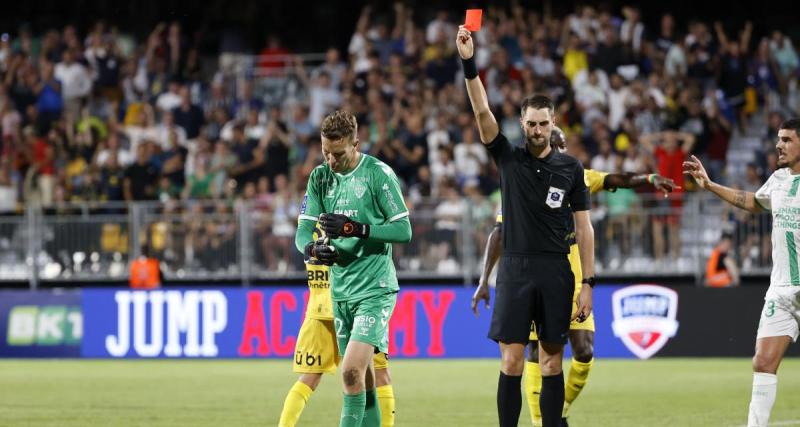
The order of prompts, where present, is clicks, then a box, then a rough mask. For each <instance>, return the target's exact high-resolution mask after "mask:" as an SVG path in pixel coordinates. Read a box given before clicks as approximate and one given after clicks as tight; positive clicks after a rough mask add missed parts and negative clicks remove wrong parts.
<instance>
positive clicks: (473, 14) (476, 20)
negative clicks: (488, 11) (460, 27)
mask: <svg viewBox="0 0 800 427" xmlns="http://www.w3.org/2000/svg"><path fill="white" fill-rule="evenodd" d="M481 15H483V11H482V10H481V9H467V17H466V18H465V19H464V27H465V28H466V29H468V30H470V31H480V29H481Z"/></svg>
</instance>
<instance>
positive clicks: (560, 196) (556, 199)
mask: <svg viewBox="0 0 800 427" xmlns="http://www.w3.org/2000/svg"><path fill="white" fill-rule="evenodd" d="M565 193H566V192H565V191H564V190H562V189H560V188H556V187H550V189H549V190H547V200H545V203H547V206H550V207H551V208H553V209H556V208H560V207H561V204H562V203H564V194H565Z"/></svg>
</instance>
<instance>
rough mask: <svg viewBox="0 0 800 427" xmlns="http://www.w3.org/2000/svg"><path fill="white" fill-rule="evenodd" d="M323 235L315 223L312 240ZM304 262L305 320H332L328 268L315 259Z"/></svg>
mask: <svg viewBox="0 0 800 427" xmlns="http://www.w3.org/2000/svg"><path fill="white" fill-rule="evenodd" d="M324 235H325V232H324V231H322V229H320V228H319V223H317V224H316V225H315V226H314V233H313V234H312V237H313V239H314V240H317V239H319V238H320V237H322V236H324ZM305 262H306V273H307V275H308V306H307V307H306V318H309V319H319V320H333V303H332V302H331V276H330V268H329V267H328V266H327V265H324V264H320V263H319V262H318V261H317V260H315V259H307V260H305Z"/></svg>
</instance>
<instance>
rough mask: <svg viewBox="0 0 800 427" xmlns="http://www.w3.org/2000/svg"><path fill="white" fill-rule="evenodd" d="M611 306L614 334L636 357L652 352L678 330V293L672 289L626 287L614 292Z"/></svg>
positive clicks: (644, 356)
mask: <svg viewBox="0 0 800 427" xmlns="http://www.w3.org/2000/svg"><path fill="white" fill-rule="evenodd" d="M611 306H612V309H613V311H614V321H613V323H612V324H611V327H612V329H613V330H614V335H616V336H617V337H618V338H619V339H620V340H622V343H623V344H625V347H627V348H628V350H630V351H631V353H633V354H634V355H636V357H638V358H640V359H648V358H650V357H651V356H653V355H654V354H656V353H657V352H658V351H659V350H661V348H663V347H664V344H666V343H667V340H669V339H670V338H672V337H674V336H675V333H676V332H678V321H677V320H675V318H676V316H677V314H678V293H677V292H675V291H673V290H672V289H669V288H665V287H663V286H656V285H635V286H628V287H625V288H622V289H620V290H618V291H616V292H614V294H613V295H612V296H611Z"/></svg>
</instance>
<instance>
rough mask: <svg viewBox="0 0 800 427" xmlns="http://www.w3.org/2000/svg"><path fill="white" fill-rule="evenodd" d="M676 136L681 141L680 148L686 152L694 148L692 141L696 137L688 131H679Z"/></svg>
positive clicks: (694, 140) (693, 141)
mask: <svg viewBox="0 0 800 427" xmlns="http://www.w3.org/2000/svg"><path fill="white" fill-rule="evenodd" d="M678 138H680V140H681V141H682V144H681V150H683V152H684V153H686V154H689V153H691V152H692V148H694V143H695V142H696V141H697V137H696V136H695V135H694V134H693V133H690V132H681V133H679V134H678Z"/></svg>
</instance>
